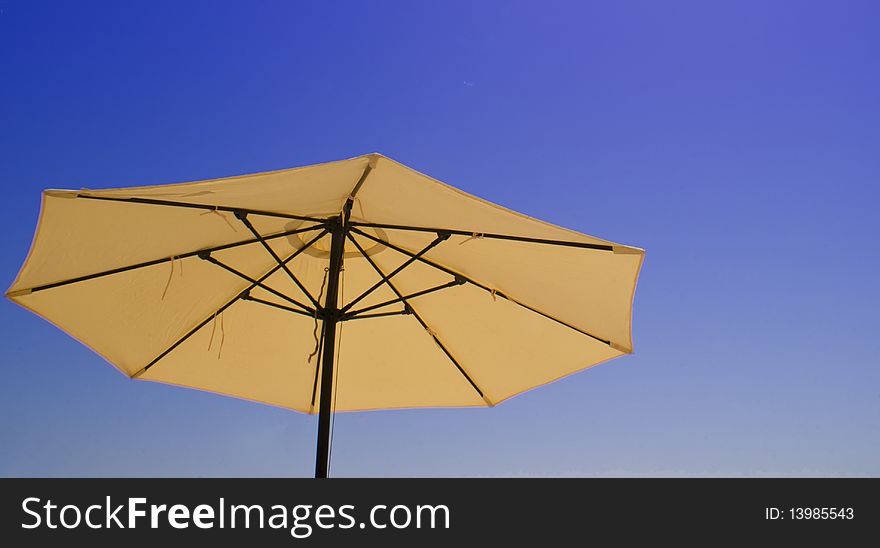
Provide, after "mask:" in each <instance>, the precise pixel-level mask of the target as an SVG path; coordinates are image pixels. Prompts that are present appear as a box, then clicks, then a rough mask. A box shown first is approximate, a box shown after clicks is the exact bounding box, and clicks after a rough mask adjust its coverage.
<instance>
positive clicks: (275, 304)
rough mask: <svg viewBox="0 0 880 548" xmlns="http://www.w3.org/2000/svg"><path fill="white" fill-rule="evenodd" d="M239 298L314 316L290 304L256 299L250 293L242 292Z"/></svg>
mask: <svg viewBox="0 0 880 548" xmlns="http://www.w3.org/2000/svg"><path fill="white" fill-rule="evenodd" d="M241 299H242V300H244V301H251V302H255V303H260V304H264V305H266V306H271V307H272V308H277V309H279V310H286V311H288V312H293V313H294V314H302V315H303V316H308V317H309V318H314V317H315V316H314V313H309V312H306V311H305V310H300V309H298V308H293V307H290V306H284V305H283V304H279V303H273V302H272V301H266V300H263V299H258V298H257V297H253V296H251V294H250V293H244V294H243V295H242V296H241Z"/></svg>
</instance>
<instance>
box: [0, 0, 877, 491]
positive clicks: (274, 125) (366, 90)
mask: <svg viewBox="0 0 880 548" xmlns="http://www.w3.org/2000/svg"><path fill="white" fill-rule="evenodd" d="M878 16H880V7H878V5H877V4H876V3H875V2H870V1H868V2H850V1H844V2H831V1H829V2H806V1H804V2H782V1H756V2H745V1H744V2H696V1H695V2H629V1H622V2H548V1H544V2H494V3H493V2H323V3H318V2H313V3H309V4H306V3H305V2H293V1H289V2H281V1H276V2H207V1H206V2H156V1H151V2H90V1H84V2H77V3H73V2H48V3H47V2H40V1H27V2H25V1H10V0H2V1H0V185H2V192H3V195H4V200H3V202H4V204H5V207H4V208H3V210H4V211H3V215H2V216H0V225H2V229H3V234H4V246H3V248H2V251H0V278H5V280H6V283H7V285H8V284H9V283H11V281H12V280H13V278H14V277H15V274H16V272H17V271H18V268H19V266H20V264H21V262H22V261H23V260H24V257H25V255H26V253H27V249H28V246H29V244H30V241H31V236H32V233H33V229H34V226H35V223H36V219H37V213H38V209H39V192H40V190H42V189H44V188H50V187H54V188H59V187H60V188H79V187H83V186H88V187H91V188H101V187H114V186H128V185H146V184H164V183H172V182H180V181H188V180H198V179H206V178H212V177H222V176H227V175H234V174H241V173H252V172H259V171H266V170H270V169H280V168H285V167H293V166H299V165H306V164H311V163H317V162H323V161H330V160H336V159H342V158H347V157H351V156H355V155H358V154H363V153H367V152H372V151H378V152H381V153H383V154H385V155H387V156H390V157H392V158H394V159H396V160H398V161H401V162H403V163H405V164H408V165H410V166H412V167H414V168H415V169H418V170H420V171H422V172H425V173H428V174H430V175H432V176H434V177H436V178H438V179H441V180H443V181H446V182H448V183H450V184H453V185H455V186H458V187H460V188H462V189H464V190H466V191H468V192H471V193H473V194H476V195H478V196H480V197H483V198H486V199H489V200H491V201H494V202H497V203H500V204H502V205H504V206H506V207H510V208H513V209H516V210H519V211H522V212H524V213H527V214H529V215H532V216H536V217H540V218H543V219H546V220H548V221H550V222H553V223H556V224H559V225H562V226H566V227H569V228H572V229H575V230H579V231H582V232H586V233H588V234H593V235H596V236H599V237H603V238H608V239H611V240H614V241H618V242H621V243H626V244H631V245H636V246H640V247H644V248H646V249H647V250H648V256H647V259H646V262H645V266H644V268H643V270H642V275H641V279H640V282H639V287H638V291H637V294H636V300H635V310H634V334H635V345H636V354H634V355H632V356H628V357H624V358H621V359H618V360H614V361H612V362H609V363H607V364H604V365H600V366H598V367H596V368H594V369H591V370H588V371H586V372H583V373H580V374H577V375H574V376H572V377H569V378H566V379H564V380H562V381H559V382H557V383H554V384H552V385H549V386H547V387H544V388H541V389H538V390H534V391H531V392H529V393H526V394H524V395H522V396H519V397H517V398H514V399H513V400H510V401H509V402H506V403H504V404H503V405H501V406H499V407H497V408H494V409H471V410H461V409H460V410H411V411H388V412H384V411H380V412H369V413H355V414H344V415H340V416H339V417H338V418H337V420H336V434H335V439H334V445H333V468H332V473H333V474H334V475H338V476H352V475H354V476H373V475H375V476H396V475H403V476H413V475H415V476H547V475H550V476H559V475H563V476H646V475H647V476H656V475H659V476H704V475H711V476H789V475H799V476H800V475H807V476H838V475H844V476H851V475H855V476H877V475H880V358H878V356H880V337H878V336H877V327H878V319H877V310H878V309H880V290H878V287H877V284H876V280H877V272H878V267H880V261H878V258H877V253H876V250H877V241H876V239H877V236H878V234H880V216H878V215H877V214H876V211H875V210H876V204H877V201H878V198H880V190H878V183H880V181H878V178H880V71H878V70H877V59H878V57H880V34H878V33H877V32H876V21H877V20H878ZM535 188H538V189H540V192H538V193H535V192H534V189H535ZM0 376H2V379H3V380H2V382H0V440H2V441H0V475H3V476H56V475H61V476H67V475H73V476H83V475H84V476H93V475H110V476H116V475H122V476H144V475H146V476H252V475H253V476H282V475H283V476H288V475H299V476H308V475H310V474H311V473H312V471H313V466H314V443H315V441H314V440H315V438H314V436H315V429H316V421H315V419H314V417H308V416H305V415H299V414H295V413H291V412H286V411H283V410H280V409H275V408H271V407H267V406H261V405H259V404H254V403H249V402H245V401H240V400H235V399H231V398H225V397H221V396H216V395H211V394H207V393H202V392H198V391H193V390H186V389H181V388H174V387H170V386H164V385H159V384H155V383H143V382H131V381H128V380H127V379H125V378H124V377H123V376H121V375H119V373H117V372H116V371H115V370H114V369H113V368H112V367H111V366H109V365H108V364H106V363H105V362H103V361H102V360H101V358H99V357H98V356H97V355H95V354H93V353H91V352H90V351H89V350H87V349H86V348H84V347H83V346H81V345H79V344H78V343H76V342H75V341H73V340H72V339H70V338H69V337H67V336H66V335H64V334H63V333H61V332H60V331H59V330H57V329H56V328H55V327H53V326H52V325H50V324H48V323H46V322H44V321H42V320H40V319H39V318H37V317H36V316H34V315H31V314H29V313H27V312H26V311H24V310H23V309H20V308H18V307H17V306H15V305H14V304H12V303H11V302H9V301H6V300H4V301H3V302H2V303H0Z"/></svg>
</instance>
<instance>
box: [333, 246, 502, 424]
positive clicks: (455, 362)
mask: <svg viewBox="0 0 880 548" xmlns="http://www.w3.org/2000/svg"><path fill="white" fill-rule="evenodd" d="M346 236H347V237H348V239H349V240H351V243H353V244H354V246H355V247H356V248H357V250H358V251H359V252H360V253H361V255H363V257H364V258H365V259H366V260H367V262H368V263H370V266H372V267H373V269H374V270H375V271H376V273H377V274H379V276H381V277H382V278H383V279H385V283H386V284H388V287H389V288H390V289H391V291H393V292H394V294H395V295H397V297H398V298H401V299H402V300H403V303H404V305H406V309H407V310H409V312H410V313H411V314H412V316H413V317H414V318H415V319H416V321H418V322H419V324H420V325H421V326H422V329H424V330H425V331H427V332H428V334H429V335H430V336H431V338H432V339H434V342H435V343H437V346H439V347H440V350H442V351H443V353H444V354H445V355H446V357H447V358H449V361H451V362H452V364H453V365H454V366H455V368H456V369H458V372H459V373H461V374H462V376H463V377H464V378H465V379H467V381H468V382H469V383H470V385H471V387H472V388H473V389H474V390H475V391H476V392H477V394H479V395H480V397H481V398H483V401H485V402H486V404H487V405H488V406H489V407H493V406H494V405H495V404H494V403H492V401H491V400H490V399H489V398H488V396H486V394H484V393H483V391H482V390H481V389H480V387H479V386H477V383H476V382H474V380H473V379H472V378H471V376H470V375H468V374H467V371H465V370H464V368H463V367H462V366H461V364H460V363H459V362H458V360H457V359H455V356H453V355H452V352H450V351H449V349H448V348H446V345H444V344H443V343H442V342H440V338H439V337H437V335H436V333H434V331H433V330H432V329H431V328H430V327H428V324H426V323H425V320H423V319H422V317H421V316H420V315H419V313H418V312H416V310H415V309H414V308H413V307H412V305H410V304H409V303H408V302H406V299H405V298H404V295H403V293H401V292H400V291H398V289H397V287H395V286H394V284H392V283H391V281H390V280H388V279H387V278H386V277H385V274H384V273H383V272H382V269H381V268H379V265H377V264H376V262H375V261H373V259H372V257H370V256H369V255H368V254H367V252H366V251H364V248H363V247H361V244H360V243H358V241H357V240H356V239H355V237H354V236H352V235H351V233H350V232H347V233H346Z"/></svg>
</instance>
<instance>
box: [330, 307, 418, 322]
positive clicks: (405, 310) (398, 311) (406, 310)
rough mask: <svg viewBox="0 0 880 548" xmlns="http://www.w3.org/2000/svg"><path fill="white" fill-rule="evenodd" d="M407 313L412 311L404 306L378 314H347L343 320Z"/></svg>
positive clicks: (403, 314)
mask: <svg viewBox="0 0 880 548" xmlns="http://www.w3.org/2000/svg"><path fill="white" fill-rule="evenodd" d="M407 314H412V311H411V310H409V309H407V308H404V309H403V310H395V311H394V312H379V313H377V314H363V315H361V314H359V315H357V316H346V317H343V318H342V319H341V320H339V321H341V322H347V321H350V320H366V319H370V318H384V317H385V316H406V315H407Z"/></svg>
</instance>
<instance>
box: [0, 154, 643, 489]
mask: <svg viewBox="0 0 880 548" xmlns="http://www.w3.org/2000/svg"><path fill="white" fill-rule="evenodd" d="M643 258H644V251H643V250H641V249H638V248H634V247H630V246H625V245H620V244H616V243H612V242H609V241H606V240H602V239H599V238H594V237H592V236H587V235H584V234H580V233H577V232H573V231H571V230H567V229H564V228H560V227H557V226H553V225H551V224H548V223H545V222H542V221H539V220H536V219H532V218H530V217H527V216H525V215H521V214H519V213H516V212H513V211H510V210H508V209H505V208H502V207H500V206H498V205H495V204H492V203H489V202H486V201H484V200H481V199H479V198H476V197H474V196H471V195H469V194H466V193H464V192H462V191H460V190H457V189H455V188H453V187H451V186H448V185H445V184H443V183H441V182H439V181H437V180H434V179H432V178H430V177H427V176H425V175H423V174H421V173H418V172H416V171H414V170H412V169H410V168H408V167H406V166H404V165H402V164H399V163H397V162H395V161H393V160H391V159H389V158H387V157H384V156H381V155H378V154H370V155H365V156H359V157H357V158H352V159H349V160H343V161H338V162H331V163H326V164H319V165H313V166H307V167H301V168H295V169H288V170H282V171H273V172H268V173H259V174H255V175H245V176H240V177H231V178H225V179H215V180H208V181H199V182H192V183H182V184H173V185H161V186H147V187H135V188H121V189H109V190H88V189H81V190H47V191H45V192H44V193H43V197H42V209H41V212H40V218H39V221H38V224H37V230H36V234H35V236H34V241H33V244H32V246H31V249H30V252H29V254H28V257H27V259H26V261H25V263H24V265H23V266H22V268H21V271H20V272H19V274H18V277H17V278H16V280H15V282H14V283H13V284H12V287H11V288H10V289H9V290H8V292H7V293H6V295H7V297H8V298H10V299H11V300H13V301H15V302H16V303H18V304H20V305H21V306H23V307H25V308H27V309H28V310H30V311H32V312H34V313H35V314H38V315H40V316H41V317H43V318H45V319H46V320H47V321H49V322H51V323H53V324H55V325H56V326H58V327H59V328H61V329H62V330H63V331H65V332H67V333H68V334H69V335H71V336H72V337H74V338H76V339H77V340H79V341H80V342H82V343H83V344H85V345H86V346H88V347H89V348H91V349H92V350H94V351H95V352H97V353H98V354H100V355H101V356H103V357H104V358H105V359H106V360H107V361H108V362H110V363H111V364H113V366H115V367H116V368H117V369H118V370H119V371H120V372H122V373H123V374H125V375H126V376H128V377H130V378H132V379H140V380H150V381H157V382H163V383H168V384H174V385H180V386H186V387H191V388H198V389H202V390H208V391H211V392H217V393H220V394H226V395H230V396H235V397H239V398H245V399H248V400H254V401H258V402H263V403H267V404H272V405H276V406H281V407H285V408H289V409H293V410H296V411H300V412H303V413H318V414H319V419H318V426H319V428H318V447H317V452H318V455H317V464H316V471H315V473H316V476H318V477H326V475H327V473H328V469H329V446H330V435H331V432H330V424H331V421H330V418H331V416H332V413H333V412H334V411H356V410H368V409H388V408H407V407H465V406H494V405H497V404H498V403H500V402H502V401H504V400H506V399H507V398H510V397H511V396H514V395H516V394H519V393H521V392H523V391H526V390H529V389H531V388H534V387H536V386H540V385H543V384H546V383H549V382H551V381H554V380H556V379H559V378H561V377H564V376H566V375H569V374H571V373H574V372H576V371H579V370H582V369H585V368H587V367H590V366H593V365H596V364H598V363H601V362H604V361H606V360H609V359H611V358H616V357H618V356H621V355H624V354H628V353H630V352H632V348H633V345H632V333H631V318H632V301H633V295H634V292H635V286H636V281H637V278H638V273H639V269H640V267H641V264H642V261H643Z"/></svg>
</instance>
